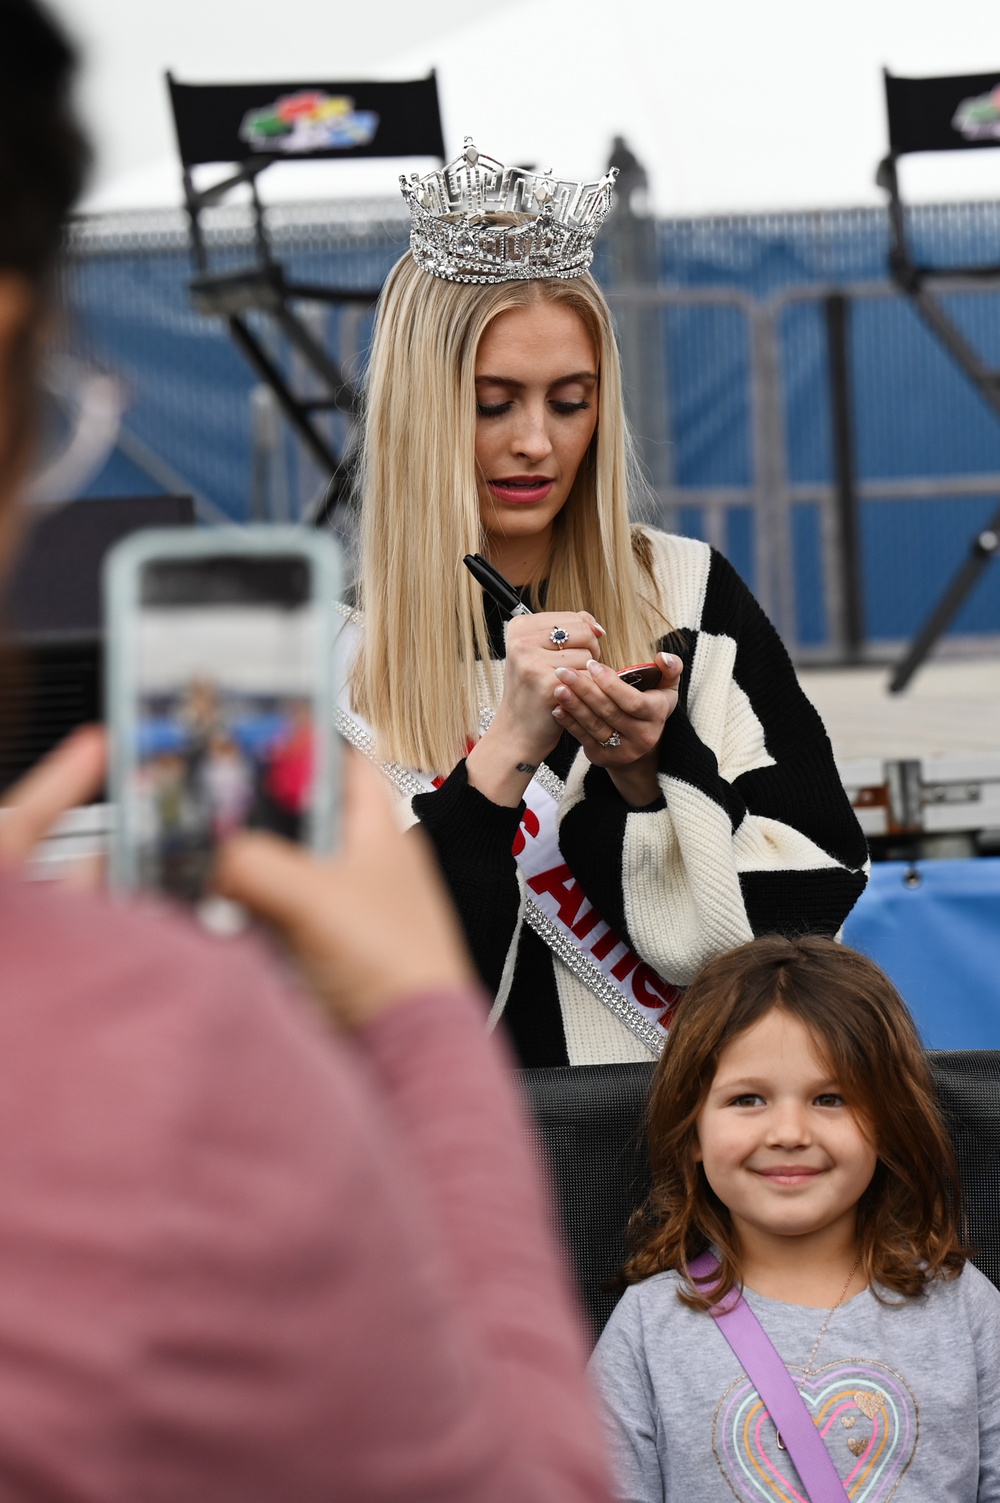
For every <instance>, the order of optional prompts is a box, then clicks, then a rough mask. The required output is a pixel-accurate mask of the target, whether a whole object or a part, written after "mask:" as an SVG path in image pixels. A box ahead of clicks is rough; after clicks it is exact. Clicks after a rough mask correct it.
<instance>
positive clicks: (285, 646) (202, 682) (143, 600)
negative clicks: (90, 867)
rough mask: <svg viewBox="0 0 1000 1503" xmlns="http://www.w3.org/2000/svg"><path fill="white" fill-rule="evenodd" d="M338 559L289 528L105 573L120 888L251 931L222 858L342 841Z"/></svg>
mask: <svg viewBox="0 0 1000 1503" xmlns="http://www.w3.org/2000/svg"><path fill="white" fill-rule="evenodd" d="M339 591H340V556H339V551H338V549H337V547H336V545H335V544H334V543H333V541H332V540H331V539H330V538H328V537H326V536H325V535H323V534H321V533H314V532H305V531H298V530H294V531H293V530H292V529H277V528H263V527H261V528H240V529H236V528H233V529H231V530H230V529H217V530H209V529H204V530H199V531H198V532H192V533H186V532H182V531H180V530H178V529H164V530H160V531H155V532H154V531H150V532H143V533H137V534H135V535H133V536H132V537H130V538H128V539H127V540H126V541H125V542H124V543H122V544H120V545H119V546H118V547H117V548H116V549H115V550H114V551H113V552H112V554H111V555H110V556H109V559H108V564H107V567H106V572H105V596H106V618H107V620H106V626H107V674H106V683H107V700H108V705H107V709H108V722H109V730H110V778H109V787H110V792H111V798H112V801H113V804H114V807H115V822H114V831H113V836H112V845H111V880H112V884H113V885H114V886H117V887H119V888H137V887H143V888H152V889H155V890H156V891H159V892H162V893H164V894H166V895H169V896H171V897H173V898H177V899H180V900H181V901H183V902H187V903H190V904H192V905H193V906H194V907H195V909H196V910H197V912H198V914H199V916H200V917H201V918H202V920H203V921H204V922H205V923H206V924H207V925H208V927H211V928H216V929H220V930H224V929H227V928H228V929H236V928H238V927H241V914H240V913H238V912H237V911H236V910H235V906H234V905H232V904H226V903H224V902H223V900H221V899H219V898H218V897H216V896H214V895H213V893H212V891H211V873H212V869H213V866H214V862H215V854H216V850H217V848H218V846H219V844H220V842H222V841H224V840H225V839H226V838H227V836H229V835H232V834H234V833H235V832H236V831H238V830H241V829H264V830H271V831H273V832H275V833H277V834H280V835H284V836H286V837H288V838H289V839H291V840H296V841H300V842H301V843H302V844H304V845H306V846H308V847H310V848H311V849H313V850H315V851H318V852H326V851H329V850H330V849H331V848H332V847H333V845H334V842H335V838H336V825H337V813H338V798H337V792H336V790H337V769H338V746H337V738H336V734H335V732H334V729H333V718H334V703H333V700H334V693H335V685H336V682H337V680H336V674H335V646H336V637H337V634H338V630H339V626H340V618H339V616H337V614H336V601H337V598H338V595H339Z"/></svg>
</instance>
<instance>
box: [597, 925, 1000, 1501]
mask: <svg viewBox="0 0 1000 1503" xmlns="http://www.w3.org/2000/svg"><path fill="white" fill-rule="evenodd" d="M649 1135H650V1152H651V1166H652V1175H653V1190H652V1193H651V1195H650V1197H649V1201H648V1202H647V1205H646V1207H645V1208H644V1210H643V1212H642V1213H640V1215H639V1217H637V1221H638V1232H637V1238H636V1242H635V1252H634V1255H633V1256H632V1258H631V1260H630V1261H629V1263H628V1265H627V1269H626V1277H627V1278H628V1280H629V1282H630V1283H631V1285H632V1287H631V1288H629V1289H628V1290H627V1291H626V1293H625V1295H624V1297H623V1298H622V1300H621V1302H620V1304H619V1305H618V1307H617V1309H616V1310H615V1313H614V1315H613V1316H612V1318H611V1320H610V1321H609V1323H608V1325H607V1327H606V1329H605V1331H604V1334H603V1335H602V1337H601V1339H600V1342H599V1343H598V1346H597V1349H596V1351H595V1353H594V1357H593V1359H592V1370H593V1373H594V1375H595V1377H596V1380H597V1383H598V1387H599V1389H600V1391H601V1394H602V1396H603V1398H604V1401H605V1405H606V1408H607V1411H608V1415H609V1426H610V1434H611V1443H612V1447H613V1453H614V1459H615V1462H616V1464H617V1471H618V1478H619V1489H620V1494H619V1495H620V1497H622V1498H625V1499H631V1500H643V1503H645V1500H650V1503H652V1500H654V1499H655V1500H657V1503H709V1500H713V1503H714V1500H719V1503H723V1500H725V1499H727V1498H728V1499H731V1498H732V1497H733V1496H735V1497H736V1498H738V1499H741V1500H742V1499H747V1500H750V1499H752V1500H754V1503H763V1500H768V1503H770V1500H774V1503H777V1500H780V1503H804V1500H806V1499H807V1498H808V1492H807V1488H806V1486H805V1485H804V1484H803V1482H802V1480H801V1478H800V1477H799V1475H798V1473H797V1472H796V1469H795V1467H794V1465H793V1463H792V1461H791V1458H790V1456H789V1454H788V1451H787V1450H786V1449H784V1445H783V1442H782V1440H781V1437H780V1435H779V1433H778V1431H777V1430H776V1428H775V1426H774V1424H773V1423H772V1421H771V1419H770V1417H769V1415H768V1414H767V1411H766V1408H765V1406H764V1404H763V1403H762V1402H761V1399H760V1397H759V1396H758V1394H757V1393H756V1391H755V1390H754V1388H753V1386H752V1384H751V1383H750V1381H749V1379H748V1378H747V1377H746V1375H745V1373H744V1372H743V1371H742V1366H741V1363H740V1361H739V1360H738V1359H737V1357H736V1356H735V1355H734V1353H733V1351H732V1349H731V1348H730V1346H729V1344H728V1342H727V1340H726V1338H725V1336H724V1335H723V1333H722V1330H721V1329H720V1328H719V1327H718V1326H717V1325H716V1323H715V1321H714V1320H713V1318H712V1316H711V1314H710V1313H709V1312H710V1309H711V1307H712V1306H713V1305H715V1304H717V1303H718V1302H719V1300H721V1299H722V1298H724V1296H725V1295H726V1294H727V1293H729V1292H730V1291H732V1292H733V1293H734V1294H735V1292H736V1291H738V1290H739V1289H740V1288H741V1287H742V1289H743V1293H744V1296H745V1298H746V1301H747V1303H748V1304H749V1306H750V1309H751V1310H752V1312H753V1314H754V1315H755V1316H756V1317H757V1319H758V1320H759V1322H760V1324H761V1325H762V1326H763V1328H764V1331H765V1332H766V1334H767V1336H768V1337H769V1338H770V1340H771V1342H772V1343H773V1345H774V1347H775V1348H776V1350H777V1352H778V1354H779V1355H780V1358H781V1360H782V1361H783V1362H784V1364H785V1366H786V1367H787V1369H788V1372H789V1373H790V1375H791V1377H792V1379H793V1381H794V1383H795V1385H796V1387H797V1388H798V1390H799V1392H800V1394H801V1396H802V1398H803V1399H804V1401H805V1404H806V1406H807V1408H808V1410H809V1411H810V1413H811V1415H812V1417H813V1418H814V1420H815V1424H816V1426H817V1428H818V1430H819V1433H820V1435H821V1436H822V1438H823V1441H824V1442H825V1445H826V1448H827V1451H828V1454H829V1456H830V1457H831V1458H832V1460H833V1463H834V1466H835V1468H836V1471H837V1472H838V1473H839V1475H840V1477H841V1479H842V1481H843V1485H844V1489H845V1491H846V1494H847V1496H848V1497H849V1498H851V1499H854V1500H857V1503H885V1500H887V1499H888V1498H890V1497H893V1498H895V1499H896V1503H917V1500H919V1503H986V1500H991V1499H1000V1293H998V1292H997V1290H996V1289H995V1288H994V1287H993V1285H992V1284H990V1283H989V1282H988V1280H987V1279H985V1278H984V1277H983V1275H982V1274H981V1273H979V1272H978V1270H977V1269H975V1268H974V1267H973V1266H972V1265H971V1264H970V1263H968V1262H967V1261H966V1258H967V1253H968V1250H967V1248H966V1247H965V1245H964V1243H963V1239H962V1235H961V1231H960V1210H959V1202H958V1189H957V1185H958V1180H957V1171H956V1167H955V1161H954V1158H953V1155H952V1152H951V1147H950V1145H949V1142H948V1137H947V1134H946V1132H945V1128H944V1126H943V1124H942V1121H941V1117H940V1115H939V1113H938V1109H937V1106H936V1104H935V1100H934V1090H933V1084H932V1080H931V1075H930V1071H929V1068H928V1065H927V1061H926V1058H925V1056H924V1053H923V1050H922V1048H921V1045H920V1042H919V1040H918V1038H917V1035H916V1032H915V1030H914V1027H913V1023H912V1021H911V1019H910V1016H909V1014H908V1012H907V1010H906V1007H905V1005H904V1003H903V1002H902V1000H901V998H900V997H899V995H898V993H897V992H896V990H895V989H894V987H893V986H892V984H891V983H890V982H889V981H888V979H887V978H886V977H885V976H884V975H883V974H882V972H881V971H879V969H878V968H877V967H876V966H875V965H873V964H872V963H871V962H870V961H868V960H866V959H864V957H863V956H861V955H858V954H856V953H855V952H853V951H851V950H848V949H844V948H842V947H841V946H839V945H837V944H835V943H834V942H833V941H831V940H828V939H823V938H820V937H816V936H813V937H809V938H805V939H799V940H788V939H781V938H777V937H769V938H763V939H758V940H754V941H753V942H752V943H750V944H746V945H743V946H741V947H740V948H739V949H736V950H733V951H731V952H730V953H729V954H726V955H723V956H721V957H719V958H718V959H717V960H714V961H712V962H710V963H709V965H707V966H706V967H705V968H704V969H703V970H702V972H701V973H700V975H699V976H698V977H697V979H696V980H695V981H694V982H693V984H692V985H691V987H690V989H689V990H688V992H687V994H686V996H685V997H684V999H683V1001H682V1002H681V1004H680V1007H679V1009H678V1012H677V1015H676V1019H675V1023H674V1027H673V1030H672V1032H671V1035H670V1038H669V1041H668V1043H667V1046H666V1049H665V1051H664V1053H663V1056H662V1058H661V1061H660V1064H659V1067H658V1069H657V1073H656V1076H655V1080H654V1085H653V1092H652V1098H651V1102H650V1108H649ZM709 1249H711V1250H714V1253H715V1254H716V1256H717V1258H718V1269H717V1272H716V1274H715V1275H714V1276H713V1278H712V1280H711V1282H710V1283H708V1284H704V1283H702V1284H698V1285H696V1284H695V1283H694V1282H693V1281H692V1278H691V1276H690V1274H689V1270H690V1267H691V1264H692V1263H693V1262H694V1260H695V1259H696V1258H697V1257H698V1256H699V1255H700V1254H702V1253H703V1252H705V1251H706V1250H709ZM820 1459H821V1460H822V1458H820Z"/></svg>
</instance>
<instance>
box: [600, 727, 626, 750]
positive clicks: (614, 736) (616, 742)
mask: <svg viewBox="0 0 1000 1503" xmlns="http://www.w3.org/2000/svg"><path fill="white" fill-rule="evenodd" d="M597 744H598V746H606V747H609V748H610V749H611V751H617V750H618V748H619V746H621V744H622V738H621V737H620V736H619V734H618V732H617V731H612V732H611V735H610V736H609V737H608V739H607V741H598V743H597Z"/></svg>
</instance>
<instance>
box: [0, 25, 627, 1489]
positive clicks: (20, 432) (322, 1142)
mask: <svg viewBox="0 0 1000 1503" xmlns="http://www.w3.org/2000/svg"><path fill="white" fill-rule="evenodd" d="M0 20H2V37H3V46H2V48H0V565H7V564H9V561H10V556H11V552H12V549H13V546H14V542H15V535H16V533H17V530H18V527H19V520H18V514H17V508H16V502H15V493H16V491H17V489H18V485H19V483H20V482H21V481H23V478H24V476H25V474H26V472H27V469H28V467H29V463H30V452H31V442H30V439H31V424H32V412H33V405H34V401H33V399H34V374H35V368H36V366H37V363H38V361H39V359H40V358H41V355H42V347H43V340H44V329H45V322H46V317H47V312H48V293H49V284H50V278H51V272H52V269H53V264H54V260H55V255H56V251H57V248H58V242H59V235H60V225H61V221H62V218H63V215H64V213H65V211H66V210H67V209H68V207H69V205H70V203H71V201H72V199H73V197H74V195H75V193H76V191H77V188H78V186H79V179H80V174H81V170H82V165H83V159H84V151H83V148H82V145H81V142H80V140H79V137H78V135H77V133H76V130H75V128H74V125H73V122H72V119H71V117H70V115H69V113H68V109H67V104H66V96H67V90H68V87H69V84H70V78H71V72H72V59H71V55H70V53H69V51H68V49H67V47H66V45H65V43H64V42H63V41H62V40H61V39H60V37H59V36H58V34H57V33H56V32H55V31H54V29H53V28H52V26H51V24H50V22H49V21H48V20H47V19H46V18H45V17H44V16H43V15H42V13H41V12H40V11H39V10H38V9H37V8H36V6H35V5H34V4H33V3H32V0H0ZM0 718H2V704H0ZM102 765H103V745H102V742H101V738H100V734H99V733H98V732H96V731H93V732H84V733H80V734H78V735H77V736H76V737H74V738H73V739H72V740H71V741H70V742H69V743H66V744H65V745H64V746H63V748H62V749H61V751H59V752H57V753H56V754H55V755H54V756H53V757H52V758H50V759H48V761H47V762H46V763H44V764H42V765H41V766H40V767H39V768H38V769H37V770H36V771H35V772H34V773H33V774H31V775H30V776H29V778H28V779H27V780H25V782H24V783H23V784H22V785H21V786H20V787H19V788H18V789H17V790H16V791H15V793H14V794H13V796H12V797H11V798H10V799H9V803H10V806H11V807H10V808H9V810H8V812H7V813H6V815H5V817H4V818H3V820H2V821H0V860H2V868H3V869H2V870H0V1499H4V1500H6V1499H15V1498H16V1499H19V1500H28V1499H43V1498H44V1499H51V1500H54V1499H57V1498H58V1499H59V1500H62V1503H72V1500H76V1499H79V1500H84V1499H87V1500H96V1499H100V1500H101V1503H119V1500H120V1503H125V1500H128V1503H137V1500H140V1499H142V1500H163V1503H167V1500H169V1503H178V1500H181V1499H183V1500H185V1503H193V1500H194V1503H196V1500H202V1499H204V1500H208V1499H211V1500H212V1503H226V1500H232V1503H237V1500H238V1503H265V1500H266V1503H274V1500H277V1499H286V1498H287V1499H295V1500H296V1503H309V1500H317V1503H318V1500H320V1499H322V1500H323V1503H329V1500H331V1499H337V1500H340V1503H345V1500H355V1499H357V1500H368V1499H372V1500H376V1499H377V1500H382V1499H385V1500H388V1499H425V1500H428V1503H431V1500H433V1503H447V1500H451V1499H454V1500H486V1499H490V1500H496V1503H501V1500H502V1503H511V1500H514V1499H516V1500H518V1503H525V1500H533V1499H537V1500H539V1503H541V1500H543V1499H544V1500H546V1503H558V1500H577V1499H579V1500H583V1499H593V1498H598V1497H602V1496H605V1492H604V1478H603V1470H602V1461H601V1457H600V1454H599V1451H598V1441H597V1426H596V1425H595V1423H594V1420H593V1414H592V1410H591V1407H590V1403H589V1399H588V1396H587V1393H586V1390H585V1387H584V1378H583V1374H582V1366H583V1351H582V1341H581V1337H580V1334H579V1330H578V1326H577V1321H576V1317H575V1313H574V1311H573V1309H572V1307H571V1304H570V1301H569V1300H568V1298H567V1295H566V1293H565V1290H564V1286H563V1282H562V1274H561V1271H560V1269H559V1266H558V1259H557V1255H556V1254H555V1252H554V1250H553V1247H552V1244H551V1242H550V1240H549V1236H548V1233H547V1231H546V1228H545V1224H544V1221H545V1218H544V1212H543V1209H542V1206H541V1199H540V1195H539V1192H538V1189H537V1187H536V1185H535V1183H534V1180H533V1174H532V1171H531V1167H530V1163H529V1159H528V1154H527V1150H526V1148H525V1144H524V1135H523V1133H522V1131H521V1124H520V1122H519V1120H518V1113H517V1108H516V1106H515V1103H514V1101H513V1099H512V1095H511V1091H510V1089H509V1087H508V1085H507V1083H506V1082H505V1078H504V1069H503V1067H504V1065H505V1064H506V1063H507V1061H506V1060H505V1058H504V1057H503V1055H502V1052H499V1051H498V1050H497V1048H496V1045H495V1044H490V1043H488V1042H487V1041H486V1039H485V1038H484V1036H483V1030H482V1002H481V999H480V998H479V997H478V995H476V993H475V989H474V987H473V985H472V984H471V983H470V974H471V972H470V965H469V962H468V960H467V958H466V956H465V953H464V951H463V949H462V947H461V944H460V942H459V941H458V940H457V938H456V929H455V926H454V924H453V921H452V918H451V914H450V912H449V910H448V908H447V907H446V905H445V903H444V902H443V900H442V898H441V896H440V895H439V892H438V889H437V886H436V879H435V877H434V876H433V873H432V868H431V863H430V862H429V861H428V859H427V857H426V855H425V852H424V851H423V849H422V848H421V847H420V846H419V845H417V844H415V843H412V842H411V841H404V840H403V839H402V838H401V837H400V836H399V835H398V833H397V830H396V828H395V824H394V819H393V815H392V813H391V810H390V809H389V808H388V807H387V804H386V800H385V797H384V795H383V792H382V788H381V784H380V780H379V777H378V774H377V773H375V772H374V771H373V770H372V769H370V768H368V767H367V766H365V765H363V764H358V763H351V764H350V765H349V766H348V768H347V772H346V785H347V786H346V793H345V797H346V808H345V818H344V839H343V848H342V851H341V854H340V855H339V856H338V858H337V859H336V860H332V861H329V862H325V863H324V862H319V861H316V860H314V859H312V858H310V857H308V856H307V855H305V854H304V853H303V852H301V851H298V850H296V849H295V848H293V847H291V846H288V845H285V844H284V843H283V842H281V841H280V840H278V839H276V838H275V837H273V836H267V835H260V834H258V835H248V836H243V837H241V838H240V840H239V841H238V842H236V843H234V844H233V845H232V846H230V847H229V848H228V850H227V851H226V853H225V854H224V856H223V859H222V863H221V870H220V875H219V880H220V885H221V886H222V887H223V889H224V890H225V891H226V892H228V893H229V894H230V895H232V896H233V897H236V898H239V899H240V900H241V901H243V902H245V903H247V904H248V905H249V906H250V907H252V908H253V909H255V910H256V911H257V912H258V913H259V914H260V915H262V916H263V917H264V918H266V919H267V920H269V921H270V922H271V924H273V925H274V927H275V928H276V929H277V930H278V931H279V932H280V933H281V934H283V936H284V938H285V940H286V941H287V942H288V945H289V947H290V949H291V951H292V953H293V955H294V956H295V957H296V959H297V961H298V963H299V965H300V967H301V969H302V970H303V972H304V973H305V974H306V975H307V976H308V977H309V978H310V981H311V983H312V988H313V992H314V995H315V997H318V998H319V999H320V1000H321V1001H322V1003H323V1004H324V1005H325V1007H326V1009H327V1010H328V1011H329V1012H330V1013H332V1014H333V1016H334V1018H335V1019H336V1021H337V1022H338V1023H339V1024H341V1025H342V1028H343V1029H344V1030H346V1032H347V1033H349V1034H350V1038H349V1039H347V1040H342V1039H337V1038H335V1037H333V1036H331V1034H330V1032H329V1030H328V1026H327V1025H326V1023H325V1022H324V1021H323V1020H322V1018H321V1016H320V1012H319V1008H318V1007H317V1006H316V1005H315V1000H314V998H310V997H309V996H308V995H307V993H306V991H305V989H302V990H299V991H296V990H295V989H294V988H293V987H292V985H291V983H290V982H289V981H287V980H286V979H284V978H283V977H282V976H281V975H280V974H279V972H278V969H277V967H276V966H275V965H274V964H273V963H272V961H271V960H270V959H269V957H268V956H267V955H266V954H265V953H264V950H263V949H262V948H261V946H260V945H259V944H257V943H255V942H252V941H247V942H240V943H235V944H230V943H225V942H220V941H212V940H210V939H208V938H206V937H204V936H202V935H201V934H199V933H198V932H196V930H195V928H194V926H193V925H189V924H188V923H187V922H186V921H185V920H184V919H183V918H182V917H181V916H175V915H170V914H167V913H166V912H165V911H164V910H163V909H162V908H161V907H158V906H157V905H154V904H152V903H140V902H136V903H133V904H130V905H128V906H125V905H122V904H118V905H116V906H114V907H112V906H111V904H110V903H109V902H108V901H107V900H106V899H104V898H103V897H101V896H99V895H97V894H93V893H83V892H68V891H65V890H59V889H57V888H54V887H51V886H41V885H39V884H30V883H27V882H24V881H23V880H22V879H21V877H20V876H19V875H18V872H17V869H16V868H17V867H18V865H19V864H20V863H21V862H22V861H23V860H24V858H25V857H26V856H27V854H28V853H29V852H30V850H31V849H32V847H33V845H34V844H35V842H36V841H37V839H38V838H39V837H40V836H41V835H42V834H43V833H44V831H45V829H46V828H47V827H48V825H49V824H50V823H51V821H52V820H53V819H54V818H55V817H56V816H57V815H58V813H59V812H60V810H61V809H62V808H63V807H65V806H66V805H68V804H72V803H74V802H78V801H79V800H80V799H81V798H84V797H85V796H86V795H87V794H88V793H89V792H90V791H91V790H92V789H93V788H94V787H95V786H96V785H97V784H98V783H99V781H100V777H101V773H102ZM389 935H391V937H392V942H391V943H386V939H387V936H389Z"/></svg>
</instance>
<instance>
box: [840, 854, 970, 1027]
mask: <svg viewBox="0 0 1000 1503" xmlns="http://www.w3.org/2000/svg"><path fill="white" fill-rule="evenodd" d="M844 942H845V943H846V944H849V945H851V946H852V947H853V948H854V949H856V950H861V951H862V952H863V953H864V954H865V955H868V956H870V957H871V959H872V960H874V961H876V962H877V964H878V965H880V966H881V967H882V969H883V970H884V971H885V972H886V973H887V974H888V975H889V976H891V977H892V980H893V981H894V982H895V984H896V986H897V987H898V988H899V990H900V992H901V993H902V995H903V996H904V997H905V999H906V1001H907V1003H908V1004H909V1006H910V1010H911V1012H912V1013H913V1015H914V1017H915V1018H916V1021H917V1026H918V1027H919V1029H920V1033H921V1036H922V1038H923V1040H924V1043H925V1044H926V1045H927V1047H928V1048H930V1049H998V1048H1000V857H993V856H987V857H980V858H978V859H976V860H968V861H921V862H918V863H916V864H915V865H907V864H906V863H904V862H900V861H885V862H879V863H878V864H877V865H875V866H874V867H873V868H872V874H871V880H870V882H869V884H868V888H867V890H866V891H865V893H864V894H863V896H862V898H861V900H860V902H859V903H858V905H857V907H856V908H855V909H854V911H853V913H852V914H851V916H850V917H849V919H848V920H847V923H846V924H845V926H844Z"/></svg>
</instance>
